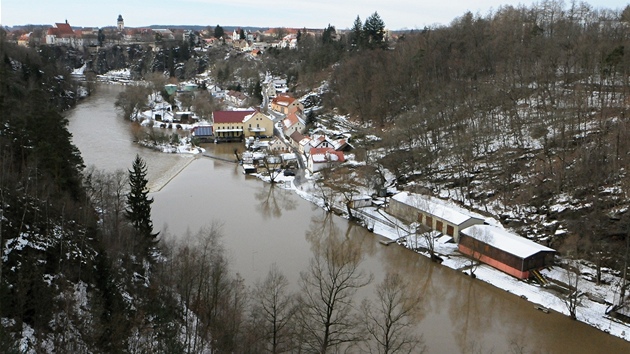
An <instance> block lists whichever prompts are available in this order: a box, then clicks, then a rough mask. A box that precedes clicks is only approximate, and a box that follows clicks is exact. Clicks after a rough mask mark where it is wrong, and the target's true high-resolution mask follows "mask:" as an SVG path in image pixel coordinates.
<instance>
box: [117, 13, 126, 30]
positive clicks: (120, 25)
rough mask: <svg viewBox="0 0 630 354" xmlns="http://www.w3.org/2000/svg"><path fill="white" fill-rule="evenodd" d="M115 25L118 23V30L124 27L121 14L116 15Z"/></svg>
mask: <svg viewBox="0 0 630 354" xmlns="http://www.w3.org/2000/svg"><path fill="white" fill-rule="evenodd" d="M117 25H118V30H119V31H122V30H124V29H125V20H123V18H122V15H118V21H117Z"/></svg>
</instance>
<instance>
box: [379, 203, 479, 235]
mask: <svg viewBox="0 0 630 354" xmlns="http://www.w3.org/2000/svg"><path fill="white" fill-rule="evenodd" d="M388 212H389V213H390V214H392V215H394V216H396V217H398V218H400V219H401V220H404V221H406V222H409V223H413V222H417V223H419V224H421V225H423V226H425V227H427V228H428V229H431V230H435V231H438V232H441V233H442V234H444V235H449V236H451V237H453V239H454V240H455V242H458V241H459V236H460V230H462V229H465V228H467V227H469V226H472V225H478V224H483V223H484V221H483V219H482V218H480V217H475V216H471V215H469V214H468V213H466V212H465V211H464V210H462V209H461V208H458V207H456V206H455V205H449V203H446V202H445V201H443V200H440V199H437V198H433V197H430V196H426V195H421V194H415V193H410V192H400V193H398V194H396V195H394V196H393V197H392V198H391V200H390V202H389V207H388Z"/></svg>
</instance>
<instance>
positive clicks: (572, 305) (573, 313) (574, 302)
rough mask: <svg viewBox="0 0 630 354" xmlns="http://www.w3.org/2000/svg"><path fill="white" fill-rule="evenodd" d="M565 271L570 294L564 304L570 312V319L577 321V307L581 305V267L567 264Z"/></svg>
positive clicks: (565, 298)
mask: <svg viewBox="0 0 630 354" xmlns="http://www.w3.org/2000/svg"><path fill="white" fill-rule="evenodd" d="M564 269H565V276H566V285H567V287H568V294H567V295H566V296H565V297H564V299H563V302H564V304H565V306H566V307H567V310H568V311H569V317H571V319H573V320H575V319H577V307H578V305H579V304H580V291H579V288H578V284H579V280H580V267H579V265H578V264H577V263H575V264H566V265H565V266H564Z"/></svg>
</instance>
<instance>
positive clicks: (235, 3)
mask: <svg viewBox="0 0 630 354" xmlns="http://www.w3.org/2000/svg"><path fill="white" fill-rule="evenodd" d="M533 3H541V1H517V0H472V1H471V0H452V1H448V2H447V1H441V2H440V1H417V0H415V1H414V0H394V1H389V2H386V1H383V0H379V1H376V0H361V1H358V0H345V1H332V0H317V1H313V0H302V1H287V0H267V1H259V0H256V1H254V0H230V1H217V0H152V1H140V0H124V1H123V0H109V1H106V2H88V1H77V0H55V1H50V0H2V5H1V7H0V24H1V25H2V26H17V25H27V24H36V25H52V24H54V23H56V22H64V21H66V20H67V21H68V23H70V25H72V26H77V27H106V26H115V25H116V19H117V18H118V15H122V16H123V19H124V21H125V26H126V27H145V26H151V25H200V26H212V27H214V26H216V25H217V24H218V25H221V26H226V27H227V26H252V27H291V28H303V27H306V28H325V27H326V26H328V24H330V25H333V26H335V27H336V28H338V29H345V28H350V27H351V26H352V24H353V22H354V19H355V18H356V17H357V15H358V16H359V17H360V18H361V20H362V21H364V20H365V18H367V17H368V16H370V15H371V14H373V13H374V12H378V14H379V15H380V17H381V18H382V19H383V21H384V22H385V25H386V27H387V28H388V29H391V30H398V29H421V28H424V27H425V26H433V25H448V24H449V23H450V22H451V21H452V20H453V19H455V18H457V17H460V16H462V15H463V14H464V13H465V12H466V11H471V12H473V13H475V14H476V13H479V14H481V15H485V14H487V13H488V12H489V11H490V10H493V11H496V10H497V9H498V8H500V7H501V6H503V5H512V6H518V5H519V4H523V5H526V6H531V5H532V4H533ZM587 3H589V4H590V5H591V6H592V7H593V8H609V9H621V8H623V7H625V6H626V5H627V4H628V3H627V2H626V1H622V0H591V1H587ZM568 4H570V2H569V1H565V5H568Z"/></svg>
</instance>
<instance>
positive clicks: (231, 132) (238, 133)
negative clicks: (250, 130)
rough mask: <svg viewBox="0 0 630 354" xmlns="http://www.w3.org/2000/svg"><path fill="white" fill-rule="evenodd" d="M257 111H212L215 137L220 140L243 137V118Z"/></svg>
mask: <svg viewBox="0 0 630 354" xmlns="http://www.w3.org/2000/svg"><path fill="white" fill-rule="evenodd" d="M255 112H256V111H253V110H246V111H215V112H213V113H212V119H213V122H214V123H213V129H212V130H213V131H214V135H215V138H216V139H218V140H220V141H233V140H240V139H242V138H243V120H244V119H245V117H246V116H249V115H251V114H254V113H255Z"/></svg>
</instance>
